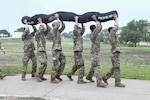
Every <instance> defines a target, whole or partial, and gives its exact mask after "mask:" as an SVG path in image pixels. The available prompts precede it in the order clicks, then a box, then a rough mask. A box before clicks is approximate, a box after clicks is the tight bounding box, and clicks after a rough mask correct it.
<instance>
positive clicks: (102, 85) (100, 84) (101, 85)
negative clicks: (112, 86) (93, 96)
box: [97, 82, 107, 87]
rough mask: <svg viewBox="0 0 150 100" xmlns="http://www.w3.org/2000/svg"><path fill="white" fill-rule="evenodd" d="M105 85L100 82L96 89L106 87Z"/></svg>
mask: <svg viewBox="0 0 150 100" xmlns="http://www.w3.org/2000/svg"><path fill="white" fill-rule="evenodd" d="M106 85H107V84H106V83H102V82H100V83H97V87H106Z"/></svg>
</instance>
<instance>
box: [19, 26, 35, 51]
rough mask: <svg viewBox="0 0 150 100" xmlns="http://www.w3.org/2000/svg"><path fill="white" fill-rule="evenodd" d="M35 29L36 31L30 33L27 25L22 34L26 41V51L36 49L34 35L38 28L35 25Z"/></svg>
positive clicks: (23, 39)
mask: <svg viewBox="0 0 150 100" xmlns="http://www.w3.org/2000/svg"><path fill="white" fill-rule="evenodd" d="M33 29H34V31H33V32H32V33H31V34H30V30H29V27H25V29H24V32H23V34H22V41H23V42H24V52H31V51H34V50H35V46H34V42H33V36H34V34H35V32H36V31H37V30H36V27H35V26H33Z"/></svg>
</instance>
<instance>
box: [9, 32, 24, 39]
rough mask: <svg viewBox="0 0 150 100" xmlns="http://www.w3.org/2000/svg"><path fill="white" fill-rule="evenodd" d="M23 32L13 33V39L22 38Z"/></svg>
mask: <svg viewBox="0 0 150 100" xmlns="http://www.w3.org/2000/svg"><path fill="white" fill-rule="evenodd" d="M22 33H23V32H13V33H11V37H12V38H21V36H22Z"/></svg>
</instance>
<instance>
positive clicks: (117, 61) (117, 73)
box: [114, 53, 125, 87]
mask: <svg viewBox="0 0 150 100" xmlns="http://www.w3.org/2000/svg"><path fill="white" fill-rule="evenodd" d="M119 56H120V53H115V62H114V63H115V67H114V78H115V86H117V87H125V85H124V84H122V83H121V80H120V59H119Z"/></svg>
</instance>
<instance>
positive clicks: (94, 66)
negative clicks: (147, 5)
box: [86, 22, 105, 86]
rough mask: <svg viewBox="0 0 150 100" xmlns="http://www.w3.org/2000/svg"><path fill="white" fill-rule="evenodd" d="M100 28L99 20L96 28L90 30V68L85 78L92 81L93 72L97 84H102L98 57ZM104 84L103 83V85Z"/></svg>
mask: <svg viewBox="0 0 150 100" xmlns="http://www.w3.org/2000/svg"><path fill="white" fill-rule="evenodd" d="M101 30H102V26H101V23H100V22H97V26H96V29H95V30H94V31H92V32H91V38H90V39H91V42H92V46H91V69H90V71H89V74H88V75H87V77H86V79H87V80H90V81H91V82H94V81H93V80H92V77H93V75H94V74H95V76H96V80H97V86H99V85H101V86H103V84H102V78H101V76H100V62H99V61H100V59H99V56H100V54H99V52H100V38H99V36H98V35H99V33H100V31H101ZM104 86H105V85H104Z"/></svg>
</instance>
